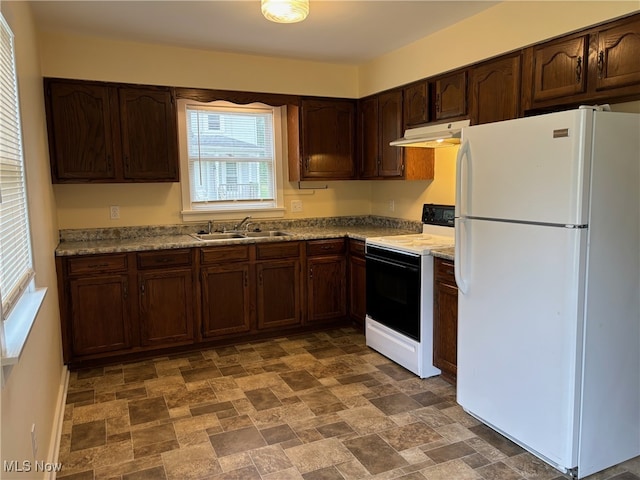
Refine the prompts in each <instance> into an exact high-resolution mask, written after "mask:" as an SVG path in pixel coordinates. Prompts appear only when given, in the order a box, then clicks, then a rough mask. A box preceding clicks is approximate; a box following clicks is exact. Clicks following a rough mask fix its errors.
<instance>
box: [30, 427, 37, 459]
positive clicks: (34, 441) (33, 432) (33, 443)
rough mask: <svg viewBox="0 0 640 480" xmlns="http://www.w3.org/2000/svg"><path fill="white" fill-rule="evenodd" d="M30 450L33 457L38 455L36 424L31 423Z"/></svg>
mask: <svg viewBox="0 0 640 480" xmlns="http://www.w3.org/2000/svg"><path fill="white" fill-rule="evenodd" d="M31 452H33V458H37V457H38V437H37V435H36V424H35V423H34V424H33V425H31Z"/></svg>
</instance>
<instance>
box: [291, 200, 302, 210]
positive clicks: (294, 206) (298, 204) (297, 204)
mask: <svg viewBox="0 0 640 480" xmlns="http://www.w3.org/2000/svg"><path fill="white" fill-rule="evenodd" d="M291 211H292V212H301V211H302V200H291Z"/></svg>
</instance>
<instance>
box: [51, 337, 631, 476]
mask: <svg viewBox="0 0 640 480" xmlns="http://www.w3.org/2000/svg"><path fill="white" fill-rule="evenodd" d="M523 414H526V413H525V412H523ZM59 461H60V462H62V463H63V470H62V473H61V474H59V475H58V479H60V480H63V479H64V480H85V479H109V480H116V479H117V480H191V479H194V480H195V479H211V480H223V479H224V480H231V479H238V480H245V479H246V480H253V479H273V480H281V479H282V480H287V479H305V480H334V479H336V480H337V479H344V480H355V479H364V478H367V479H368V478H375V479H385V480H387V479H400V478H401V479H404V480H424V479H429V480H474V479H486V480H525V479H526V480H560V479H564V478H566V477H564V476H562V475H561V474H560V472H558V471H556V470H553V469H551V468H550V467H548V466H546V465H545V464H543V463H542V462H540V461H539V460H537V459H536V458H535V457H533V456H532V455H530V454H529V453H527V452H525V451H524V450H522V449H521V448H520V447H518V446H516V445H514V444H513V443H511V442H510V441H508V440H507V439H505V438H504V437H501V436H499V435H498V434H496V433H494V432H492V431H491V430H489V429H488V428H487V427H485V426H483V425H481V424H479V423H478V422H477V421H476V420H474V419H473V418H471V417H470V416H468V415H467V414H465V413H464V412H463V411H462V409H461V408H460V407H459V406H458V405H457V404H456V402H455V389H454V387H452V386H451V385H449V384H447V383H445V382H444V381H442V380H441V379H440V378H439V377H435V378H431V379H426V380H420V379H419V378H417V377H416V376H414V375H413V374H411V373H409V372H407V371H406V370H404V369H402V368H401V367H398V366H397V365H395V364H393V363H391V362H390V361H389V360H387V359H386V358H385V357H383V356H381V355H379V354H378V353H376V352H374V351H373V350H370V349H368V348H367V347H366V346H365V344H364V337H363V336H362V335H361V334H359V333H358V332H356V331H355V330H353V329H349V328H347V329H339V330H332V331H328V332H322V333H314V334H309V335H304V336H296V337H290V338H279V339H275V340H272V341H265V342H260V343H248V344H242V345H236V346H230V347H224V348H217V349H212V350H204V351H201V352H197V353H188V354H183V355H176V356H171V357H164V358H156V359H153V360H150V361H145V362H138V363H132V364H124V365H118V366H111V367H105V368H99V369H88V370H80V371H75V372H72V373H71V378H70V384H69V392H68V397H67V408H66V411H65V421H64V428H63V434H62V438H61V447H60V456H59ZM591 478H592V479H593V480H605V479H611V480H613V479H615V480H640V457H638V458H636V459H634V460H631V461H629V462H626V463H624V464H622V465H619V466H616V467H613V468H611V469H609V470H608V471H606V472H603V473H601V474H598V475H595V476H593V477H591Z"/></svg>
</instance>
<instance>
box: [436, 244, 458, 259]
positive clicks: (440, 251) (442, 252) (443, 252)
mask: <svg viewBox="0 0 640 480" xmlns="http://www.w3.org/2000/svg"><path fill="white" fill-rule="evenodd" d="M431 255H433V256H434V257H439V258H444V259H445V260H452V261H453V260H455V247H443V248H434V249H433V250H431Z"/></svg>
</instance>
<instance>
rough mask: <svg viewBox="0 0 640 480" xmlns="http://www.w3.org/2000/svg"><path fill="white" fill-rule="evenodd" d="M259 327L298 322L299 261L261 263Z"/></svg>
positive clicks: (259, 264)
mask: <svg viewBox="0 0 640 480" xmlns="http://www.w3.org/2000/svg"><path fill="white" fill-rule="evenodd" d="M256 273H257V276H258V293H257V295H258V328H260V329H265V328H271V327H283V326H290V325H299V324H300V323H301V322H302V312H301V306H300V298H301V295H300V285H301V282H300V277H301V275H300V260H299V259H289V260H278V261H272V262H264V263H258V264H257V266H256Z"/></svg>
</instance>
